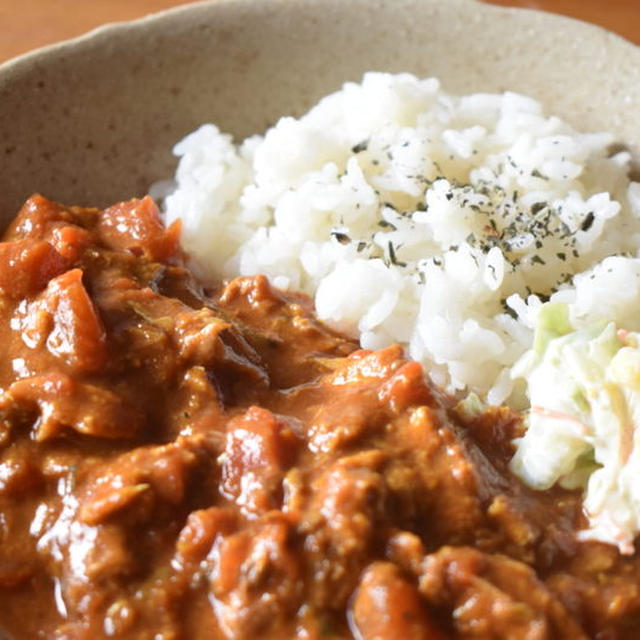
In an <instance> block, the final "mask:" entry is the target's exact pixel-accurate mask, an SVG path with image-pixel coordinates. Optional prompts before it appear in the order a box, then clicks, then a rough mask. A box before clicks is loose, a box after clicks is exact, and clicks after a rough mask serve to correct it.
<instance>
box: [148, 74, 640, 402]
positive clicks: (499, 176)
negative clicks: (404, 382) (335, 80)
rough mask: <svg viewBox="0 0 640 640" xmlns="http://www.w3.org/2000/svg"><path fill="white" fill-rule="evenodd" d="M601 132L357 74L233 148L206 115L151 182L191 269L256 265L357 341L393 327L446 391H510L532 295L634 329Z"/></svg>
mask: <svg viewBox="0 0 640 640" xmlns="http://www.w3.org/2000/svg"><path fill="white" fill-rule="evenodd" d="M613 142H614V137H613V136H612V135H610V134H607V133H597V134H593V133H579V132H576V131H574V130H573V129H572V128H571V127H570V126H569V125H568V124H566V123H564V122H562V121H561V120H560V119H558V118H556V117H548V116H546V115H545V114H544V112H543V109H542V106H541V105H540V104H539V103H538V102H536V101H535V100H533V99H531V98H528V97H525V96H522V95H518V94H514V93H505V94H502V95H494V94H474V95H468V96H462V97H458V96H452V95H449V94H447V93H445V92H444V91H442V90H441V89H440V84H439V82H438V81H437V80H435V79H428V80H419V79H417V78H415V77H414V76H411V75H409V74H401V75H388V74H383V73H368V74H366V75H365V76H364V78H363V81H362V83H361V84H355V83H348V84H346V85H345V86H344V87H343V89H342V90H341V91H338V92H337V93H334V94H332V95H329V96H327V97H326V98H324V99H323V100H321V101H320V102H319V103H318V105H317V106H315V107H314V108H313V109H311V111H309V112H308V113H307V114H306V115H304V116H303V117H301V118H300V119H294V118H290V117H286V118H282V119H281V120H280V121H279V122H278V124H277V125H276V126H275V127H273V128H271V129H269V130H268V131H267V132H266V133H265V134H264V136H253V137H251V138H248V139H246V140H245V141H244V142H242V143H240V144H239V145H236V144H234V142H233V141H232V139H231V136H229V135H226V134H223V133H221V132H220V131H219V130H218V129H217V128H216V127H215V126H214V125H212V124H208V125H204V126H203V127H201V128H200V129H198V130H197V131H195V132H194V133H192V134H191V135H189V136H187V137H186V138H185V139H184V140H182V141H181V142H180V143H179V144H177V145H176V147H175V150H174V152H175V154H176V155H178V156H180V158H181V159H180V164H179V167H178V170H177V173H176V177H175V182H173V183H170V184H167V183H164V184H160V185H156V187H155V188H154V190H153V191H152V193H153V194H154V195H155V196H156V197H158V196H162V195H164V194H166V193H168V192H170V193H169V195H168V196H167V197H166V198H165V199H164V209H165V211H166V217H167V220H168V221H173V220H175V219H176V218H181V219H182V221H183V243H184V246H185V248H186V249H187V251H188V252H189V253H190V255H191V256H192V258H193V260H194V262H195V264H196V265H197V266H198V268H199V269H200V270H201V271H202V272H203V273H204V274H205V275H206V276H208V277H210V278H212V279H219V278H226V277H231V276H234V275H239V274H243V275H248V274H256V273H265V274H267V275H268V276H269V277H270V279H271V281H272V282H273V284H274V285H275V286H277V287H281V288H283V289H287V288H290V289H293V290H302V291H306V292H307V293H309V294H310V295H312V296H315V303H316V309H317V313H318V316H319V317H320V318H321V319H323V320H324V321H325V322H327V323H328V324H329V325H331V326H332V327H335V328H336V329H338V330H341V331H344V332H347V333H349V334H351V335H353V336H358V337H359V339H360V341H361V344H362V346H363V347H364V348H378V347H382V346H384V345H387V344H389V343H392V342H400V343H402V344H403V345H405V346H406V348H407V350H408V353H409V354H410V356H411V357H412V358H414V359H416V360H419V361H420V362H422V363H424V365H425V367H426V369H427V371H428V372H429V374H430V375H431V377H432V379H433V380H434V381H435V382H436V383H437V384H440V385H442V386H443V387H445V388H447V389H448V390H449V391H453V392H455V391H463V390H472V391H475V392H476V393H478V394H479V395H481V396H482V397H484V398H486V399H487V400H488V401H489V402H490V403H494V404H497V403H500V402H502V401H509V402H511V403H512V404H514V405H518V404H521V402H522V398H521V396H520V392H519V390H518V389H514V388H513V382H512V380H511V376H510V374H509V370H510V367H511V366H512V364H513V363H514V362H515V361H516V360H517V359H518V358H519V356H520V355H521V354H522V353H523V352H524V351H525V350H527V349H528V348H530V346H531V341H532V330H533V327H534V325H535V318H536V311H537V309H538V308H539V306H540V305H541V303H542V300H545V299H546V298H547V297H548V296H550V297H551V299H560V300H563V301H566V302H568V303H569V304H570V308H571V314H572V320H573V321H574V322H575V323H576V324H577V325H578V326H580V325H581V324H586V323H589V322H592V321H594V320H597V319H601V318H607V319H609V320H614V321H615V322H616V323H617V325H618V326H624V327H626V328H628V329H631V330H635V331H638V330H640V259H639V258H638V257H637V256H638V248H639V247H640V235H639V233H640V184H639V183H633V182H630V181H629V178H628V171H629V164H630V156H629V154H628V153H627V152H625V151H621V152H618V153H615V154H611V153H610V152H609V149H610V148H611V145H612V143H613ZM612 255H615V256H616V257H607V256H612Z"/></svg>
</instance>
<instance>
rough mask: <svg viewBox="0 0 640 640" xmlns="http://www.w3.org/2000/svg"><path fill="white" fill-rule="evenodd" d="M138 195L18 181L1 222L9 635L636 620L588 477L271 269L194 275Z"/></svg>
mask: <svg viewBox="0 0 640 640" xmlns="http://www.w3.org/2000/svg"><path fill="white" fill-rule="evenodd" d="M179 233H180V229H179V227H178V226H177V225H173V226H172V227H170V228H168V229H165V228H164V227H163V225H162V223H161V220H160V216H159V212H158V209H157V208H156V206H155V204H154V203H153V201H152V200H151V199H150V198H144V199H142V200H132V201H129V202H124V203H121V204H117V205H115V206H113V207H110V208H108V209H105V210H98V209H89V208H79V207H64V206H61V205H58V204H55V203H53V202H51V201H49V200H47V199H45V198H43V197H41V196H34V197H32V198H31V199H30V200H29V201H28V202H27V203H26V204H25V206H24V207H23V209H22V210H21V212H20V213H19V215H18V217H17V218H16V220H15V221H14V222H13V224H12V225H11V226H10V228H9V229H8V231H7V232H6V233H5V236H4V241H3V242H2V243H0V294H1V295H0V338H1V339H0V350H1V352H2V357H1V358H0V390H1V393H0V417H1V422H0V629H2V630H4V631H5V633H6V634H8V636H9V637H10V638H15V639H16V640H18V639H31V638H39V637H41V638H58V639H69V640H81V639H89V638H91V639H93V638H103V637H104V638H111V637H113V638H123V639H126V640H128V639H140V640H142V639H146V638H150V639H151V638H153V639H158V640H160V639H162V640H178V639H187V640H192V639H193V640H202V639H204V638H207V639H211V638H213V639H216V638H220V639H224V638H238V639H244V638H247V639H253V638H265V639H268V638H301V639H302V638H304V639H309V640H311V639H320V638H336V639H338V638H352V637H354V638H358V639H362V640H374V639H391V640H394V639H398V640H401V639H402V640H405V639H407V640H411V639H425V640H426V639H430V640H440V639H446V638H450V639H466V638H483V639H484V638H497V639H501V638H504V639H513V640H519V639H522V640H525V639H526V640H538V639H545V638H549V639H553V638H558V639H578V638H599V639H601V640H605V639H607V640H609V639H611V640H613V639H617V638H619V639H631V638H637V637H639V636H640V617H639V615H640V563H639V561H638V558H637V557H630V558H629V557H625V558H623V557H621V556H619V554H618V552H617V550H616V549H615V548H613V547H609V546H606V545H602V544H597V543H578V542H577V541H576V537H575V531H576V529H577V528H579V527H580V526H581V525H582V524H583V523H584V522H583V516H582V514H581V505H580V496H579V495H578V494H575V493H570V492H562V491H559V490H557V491H556V490H554V491H549V492H543V493H535V492H532V491H530V490H528V489H526V488H525V487H524V486H522V485H521V484H520V483H519V482H518V481H517V480H516V479H515V478H514V477H513V476H512V475H511V474H510V472H509V471H508V461H509V459H510V457H511V455H512V453H513V452H512V449H511V445H510V442H511V440H512V438H513V437H515V436H516V435H518V434H519V433H520V431H521V429H522V424H521V419H520V416H519V415H517V414H515V413H513V412H511V411H510V410H508V409H506V408H495V407H494V408H489V409H487V410H486V411H485V412H484V413H482V414H479V415H474V416H469V415H467V414H465V413H464V412H462V411H460V409H459V407H458V405H456V401H455V400H454V399H453V398H450V397H448V396H446V395H445V394H443V393H442V392H440V391H439V390H438V389H436V388H434V386H433V385H432V384H431V383H430V382H429V380H428V377H427V376H426V375H425V372H424V371H423V370H422V368H421V366H420V365H419V364H417V363H415V362H411V361H409V360H407V359H406V358H405V356H404V354H403V352H402V349H401V348H400V347H397V346H391V347H388V348H386V349H383V350H380V351H375V352H372V351H363V350H360V349H359V348H358V345H357V344H356V343H355V342H354V341H352V340H350V339H348V338H345V337H343V336H340V335H338V334H336V333H335V332H333V331H331V330H329V329H327V328H326V327H324V326H323V325H322V324H321V323H319V322H318V321H317V320H316V319H315V318H314V316H313V310H312V306H311V303H310V301H309V300H308V299H307V298H306V297H304V296H301V295H295V294H289V293H286V294H285V293H282V292H279V291H277V290H275V289H274V288H272V287H271V286H270V285H269V283H268V281H267V279H266V278H264V277H260V276H258V277H252V278H238V279H235V280H232V281H230V282H228V283H224V284H222V285H220V286H217V287H213V288H211V289H209V288H207V287H206V286H204V285H203V284H201V283H200V282H199V281H198V280H197V278H196V277H195V276H194V275H193V273H192V272H191V271H190V269H189V268H188V266H187V262H186V258H185V256H184V255H183V254H182V253H181V250H180V247H179V242H178V239H179Z"/></svg>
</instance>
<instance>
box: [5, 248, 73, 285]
mask: <svg viewBox="0 0 640 640" xmlns="http://www.w3.org/2000/svg"><path fill="white" fill-rule="evenodd" d="M66 268H67V261H66V260H65V259H64V258H63V257H62V256H61V255H60V254H59V253H58V252H57V251H56V249H55V248H54V247H53V246H52V245H50V244H49V243H48V242H42V241H38V240H31V239H25V240H15V241H13V242H0V292H2V293H3V294H5V295H7V296H9V297H11V298H23V297H25V296H30V295H32V294H34V293H37V292H38V291H41V290H42V289H44V287H46V285H47V283H48V282H49V280H51V278H54V277H55V276H58V275H60V274H61V273H63V272H64V271H65V270H66Z"/></svg>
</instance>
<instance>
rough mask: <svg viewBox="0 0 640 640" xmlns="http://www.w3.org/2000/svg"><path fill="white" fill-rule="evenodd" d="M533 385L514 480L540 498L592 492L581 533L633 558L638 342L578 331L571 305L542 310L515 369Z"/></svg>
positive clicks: (638, 466) (638, 467) (602, 327)
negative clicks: (542, 492)
mask: <svg viewBox="0 0 640 640" xmlns="http://www.w3.org/2000/svg"><path fill="white" fill-rule="evenodd" d="M512 375H513V376H514V377H523V378H525V379H526V381H527V386H528V395H529V399H530V402H531V408H530V410H529V412H528V414H527V416H526V417H525V421H526V426H527V431H526V433H525V435H524V436H523V437H522V438H519V439H518V440H516V441H515V444H516V447H517V450H516V454H515V456H514V457H513V459H512V461H511V469H512V471H513V472H514V473H515V474H516V475H518V476H519V477H520V478H521V479H522V480H523V481H524V482H525V483H526V484H528V485H529V486H531V487H533V488H535V489H548V488H549V487H551V486H553V485H554V484H556V483H558V484H559V485H560V486H562V487H565V488H572V489H575V488H582V489H583V490H584V509H585V513H586V515H587V517H588V519H589V528H588V529H587V530H585V531H582V532H580V538H581V539H583V540H588V539H593V540H600V541H602V542H608V543H611V544H615V545H617V547H618V549H619V550H620V552H621V553H623V554H631V553H633V551H634V547H633V540H634V537H635V536H636V534H637V533H638V532H640V482H638V478H640V333H635V332H629V331H625V330H623V329H620V328H618V327H616V325H615V324H614V323H613V322H609V323H600V324H594V325H592V326H589V327H586V328H579V329H575V328H574V327H573V326H572V324H571V322H570V318H569V308H568V306H567V305H566V304H564V303H559V302H550V303H547V304H545V305H543V306H542V307H541V309H540V312H539V316H538V322H537V328H536V332H535V338H534V344H533V348H532V349H531V350H530V351H528V352H527V353H526V354H525V355H524V356H523V357H522V358H521V359H520V361H519V362H518V363H516V365H515V366H514V368H513V371H512Z"/></svg>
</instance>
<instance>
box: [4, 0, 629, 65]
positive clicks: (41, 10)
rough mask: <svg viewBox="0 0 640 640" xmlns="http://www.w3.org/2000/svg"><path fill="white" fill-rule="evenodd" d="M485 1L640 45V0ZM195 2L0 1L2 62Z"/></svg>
mask: <svg viewBox="0 0 640 640" xmlns="http://www.w3.org/2000/svg"><path fill="white" fill-rule="evenodd" d="M345 1H348V0H345ZM390 1H391V2H393V0H390ZM441 1H442V2H447V0H441ZM485 1H486V2H490V3H492V4H499V5H502V6H510V7H526V8H530V9H542V10H544V11H551V12H554V13H561V14H564V15H567V16H571V17H574V18H579V19H581V20H586V21H587V22H592V23H595V24H599V25H601V26H603V27H605V28H607V29H610V30H611V31H615V32H617V33H619V34H620V35H622V36H624V37H625V38H627V39H629V40H631V41H632V42H635V43H637V44H640V0H535V1H534V0H485ZM191 2H193V0H0V62H3V61H5V60H7V59H9V58H12V57H14V56H17V55H19V54H21V53H24V52H26V51H29V50H31V49H35V48H36V47H41V46H44V45H47V44H51V43H52V42H57V41H58V40H64V39H67V38H72V37H74V36H77V35H80V34H82V33H85V32H86V31H89V30H90V29H93V28H95V27H97V26H99V25H101V24H105V23H106V22H116V21H121V20H132V19H134V18H138V17H140V16H143V15H145V14H148V13H153V12H155V11H162V10H163V9H169V8H171V7H177V6H179V5H184V4H189V3H191Z"/></svg>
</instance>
